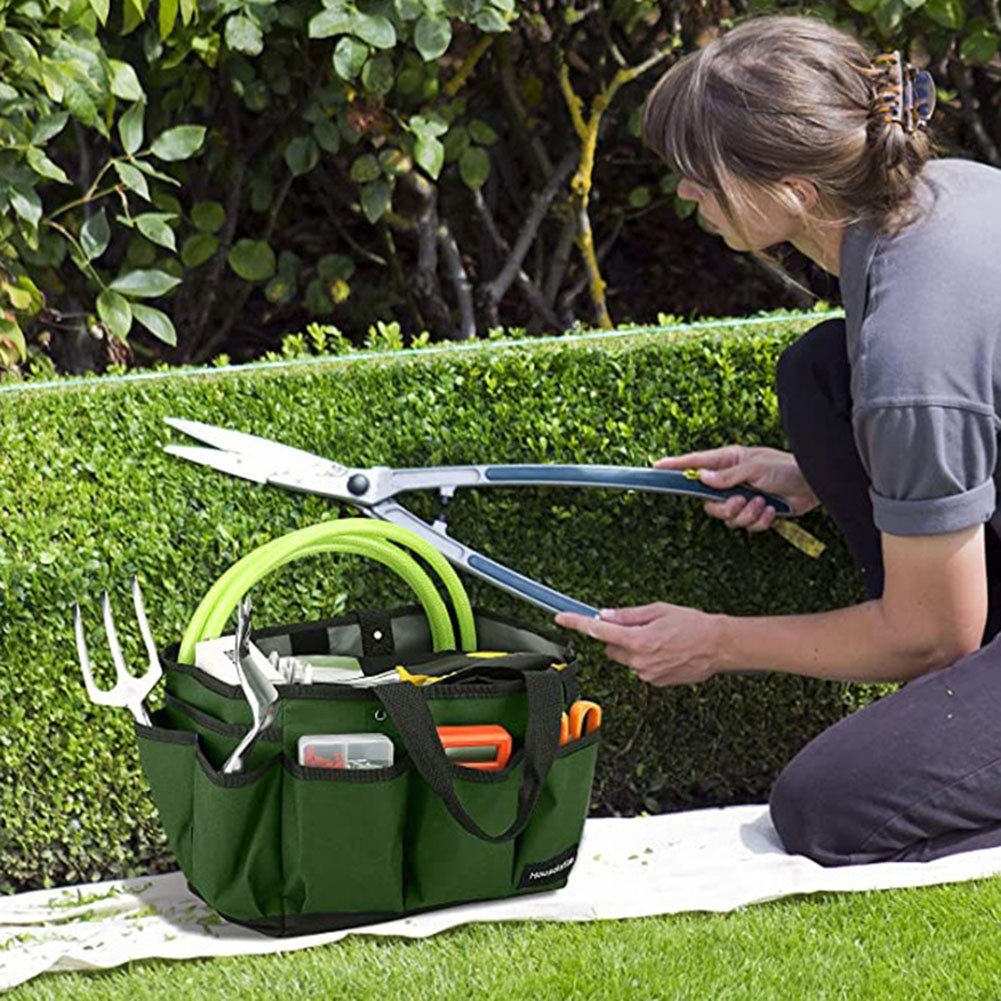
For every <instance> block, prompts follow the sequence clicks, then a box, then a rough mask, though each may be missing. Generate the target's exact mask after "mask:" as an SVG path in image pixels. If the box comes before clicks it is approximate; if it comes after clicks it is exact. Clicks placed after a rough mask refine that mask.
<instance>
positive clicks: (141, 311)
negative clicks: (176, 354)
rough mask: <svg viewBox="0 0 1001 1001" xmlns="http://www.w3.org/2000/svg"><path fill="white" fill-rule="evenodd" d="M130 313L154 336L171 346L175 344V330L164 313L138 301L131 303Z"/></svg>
mask: <svg viewBox="0 0 1001 1001" xmlns="http://www.w3.org/2000/svg"><path fill="white" fill-rule="evenodd" d="M132 313H133V315H134V316H135V318H136V319H137V320H138V321H139V322H140V323H141V324H142V325H143V326H144V327H145V328H146V329H147V330H148V331H149V332H150V333H151V334H152V335H153V336H154V337H156V338H159V340H161V341H163V343H164V344H169V345H170V346H171V347H176V346H177V331H176V330H175V329H174V324H173V323H172V322H171V319H170V317H169V316H167V314H166V313H163V312H161V311H160V310H159V309H154V308H153V307H152V306H144V305H143V304H142V303H139V302H134V303H132Z"/></svg>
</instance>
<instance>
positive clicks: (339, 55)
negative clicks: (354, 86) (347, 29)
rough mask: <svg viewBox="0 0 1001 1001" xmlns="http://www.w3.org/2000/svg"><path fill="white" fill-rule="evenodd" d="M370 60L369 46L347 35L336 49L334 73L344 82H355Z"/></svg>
mask: <svg viewBox="0 0 1001 1001" xmlns="http://www.w3.org/2000/svg"><path fill="white" fill-rule="evenodd" d="M366 59H368V46H367V45H365V43H364V42H359V41H358V39H357V38H351V37H350V36H349V35H345V36H344V38H342V39H341V40H340V41H339V42H338V43H337V45H336V46H335V47H334V72H335V73H336V74H337V75H338V76H339V77H340V78H341V79H342V80H353V79H354V78H355V77H356V76H357V75H358V74H359V73H360V72H361V68H362V66H364V65H365V60H366Z"/></svg>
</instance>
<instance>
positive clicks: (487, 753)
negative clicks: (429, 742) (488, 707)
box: [435, 723, 512, 772]
mask: <svg viewBox="0 0 1001 1001" xmlns="http://www.w3.org/2000/svg"><path fill="white" fill-rule="evenodd" d="M435 729H437V731H438V737H439V739H440V740H441V743H442V746H443V747H444V748H445V754H446V755H447V756H448V757H449V758H451V759H452V760H454V761H455V763H456V764H457V765H462V766H463V767H464V768H479V769H481V770H483V771H485V772H499V771H501V770H502V769H503V768H504V767H505V765H507V763H508V759H509V758H510V757H511V747H512V741H511V734H510V733H508V731H507V730H505V729H504V727H502V726H498V725H497V724H494V723H481V724H473V725H460V726H439V727H436V728H435Z"/></svg>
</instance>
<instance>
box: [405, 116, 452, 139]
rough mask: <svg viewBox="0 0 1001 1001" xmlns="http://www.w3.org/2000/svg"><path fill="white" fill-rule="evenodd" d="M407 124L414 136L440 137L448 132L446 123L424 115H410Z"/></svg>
mask: <svg viewBox="0 0 1001 1001" xmlns="http://www.w3.org/2000/svg"><path fill="white" fill-rule="evenodd" d="M407 124H408V125H409V126H410V131H411V132H413V133H414V135H418V136H421V135H427V136H440V135H444V134H445V133H446V132H447V131H448V122H446V121H443V120H442V119H441V118H439V117H438V116H434V117H431V118H427V117H426V116H424V115H411V116H410V118H409V120H408V121H407Z"/></svg>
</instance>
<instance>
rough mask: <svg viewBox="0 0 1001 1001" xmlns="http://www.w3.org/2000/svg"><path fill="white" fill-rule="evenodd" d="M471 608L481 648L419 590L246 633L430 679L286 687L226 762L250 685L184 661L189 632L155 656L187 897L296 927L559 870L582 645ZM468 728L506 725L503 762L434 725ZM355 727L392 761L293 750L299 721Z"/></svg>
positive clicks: (155, 764) (159, 767)
mask: <svg viewBox="0 0 1001 1001" xmlns="http://www.w3.org/2000/svg"><path fill="white" fill-rule="evenodd" d="M359 520H362V519H359ZM345 521H347V519H345ZM366 523H367V524H369V525H371V522H366ZM389 527H392V528H394V530H395V526H389ZM397 531H398V530H397ZM403 531H406V530H403ZM402 538H403V537H397V538H396V539H395V541H401V539H402ZM270 568H271V567H269V569H270ZM439 569H440V568H439ZM450 569H451V568H449V570H450ZM450 590H451V589H450ZM453 596H454V595H453ZM422 600H423V599H422ZM465 618H466V623H467V626H468V625H472V627H474V629H475V636H476V649H464V650H459V649H455V648H454V645H452V646H451V648H449V647H448V644H447V643H446V644H443V643H442V641H441V638H440V637H438V639H437V640H436V639H435V636H434V630H433V628H432V624H431V623H430V621H429V615H428V604H427V602H424V603H423V604H420V605H406V606H400V607H394V608H384V609H368V610H363V611H358V612H354V613H351V614H348V615H344V616H340V617H338V618H331V619H327V620H324V621H320V622H309V623H300V624H295V625H288V626H277V627H270V628H267V629H261V630H255V631H254V632H253V634H252V642H253V643H254V644H255V645H256V646H257V647H258V648H259V649H260V650H262V651H263V652H264V653H266V654H268V653H272V652H274V651H277V652H278V653H279V655H289V654H291V655H295V656H302V657H307V656H308V655H310V654H313V655H341V656H349V657H353V658H356V659H357V661H358V663H359V665H360V667H361V669H362V671H364V673H365V674H366V675H368V674H378V673H380V672H384V671H387V670H391V669H393V668H396V667H403V668H405V669H406V671H407V672H409V673H410V675H411V676H414V677H424V678H425V679H426V680H425V682H424V683H423V684H417V683H411V682H410V681H400V682H396V683H390V684H382V685H378V686H373V687H370V688H352V687H349V686H347V685H344V684H339V683H336V682H314V683H311V684H298V683H297V684H292V683H289V684H284V685H277V686H276V687H277V688H278V691H279V702H278V712H277V715H276V717H275V719H274V721H273V723H272V724H271V725H270V726H269V727H268V728H266V729H265V730H264V731H263V732H262V734H261V736H260V737H259V738H258V740H257V741H256V742H255V743H254V744H253V745H252V746H251V749H250V751H249V754H248V755H247V756H246V758H245V761H244V769H243V771H242V772H241V773H237V774H224V773H223V772H222V771H221V766H222V764H223V762H224V761H225V760H226V758H227V757H228V755H229V754H230V753H231V752H232V751H233V749H234V748H235V747H236V745H237V744H238V743H239V741H240V739H241V738H242V737H243V736H244V734H245V733H246V732H247V729H248V727H249V725H250V721H251V710H250V706H249V705H248V703H247V701H246V699H245V697H244V694H243V691H242V689H241V688H240V687H239V686H238V685H228V684H226V683H224V682H222V681H220V680H219V679H218V678H217V677H215V676H213V675H212V674H209V673H207V672H206V671H204V670H202V669H200V668H199V667H196V666H194V665H193V664H192V663H186V662H184V663H182V662H181V661H183V660H185V659H186V658H185V657H181V656H179V653H180V651H181V650H182V648H183V647H184V644H183V643H182V644H180V645H179V644H174V645H173V646H172V647H169V648H168V649H167V650H166V651H164V652H163V654H162V655H161V661H162V663H163V668H164V674H165V682H166V689H165V694H164V704H163V706H162V708H160V709H157V710H155V711H154V712H153V713H152V715H151V719H152V725H151V726H148V727H147V726H143V725H141V724H138V723H137V724H136V736H137V739H138V743H139V752H140V759H141V762H142V767H143V771H144V773H145V775H146V778H147V781H148V783H149V786H150V789H151V791H152V794H153V799H154V801H155V803H156V806H157V810H158V812H159V815H160V819H161V822H162V824H163V827H164V831H165V833H166V836H167V841H168V844H169V846H170V849H171V851H172V852H173V853H174V855H175V856H176V858H177V861H178V863H179V865H180V867H181V869H182V871H183V872H184V874H185V876H186V878H187V880H188V885H189V887H190V888H191V890H192V891H193V892H194V893H196V894H197V895H198V896H199V897H201V898H202V899H203V900H204V901H205V902H206V903H207V904H209V905H210V906H211V907H212V908H214V909H215V910H216V911H218V912H219V913H220V914H221V915H222V916H223V917H225V918H226V919H228V920H230V921H233V922H236V923H239V924H243V925H247V926H249V927H252V928H254V929H256V930H258V931H261V932H264V933H266V934H269V935H277V936H285V935H300V934H306V933H310V932H320V931H329V930H333V929H338V928H348V927H354V926H358V925H364V924H370V923H375V922H380V921H388V920H391V919H394V918H398V917H403V916H405V915H409V914H414V913H418V912H421V911H426V910H431V909H434V908H439V907H445V906H449V905H453V904H458V903H466V902H471V901H476V900H488V899H497V898H503V897H510V896H517V895H520V894H526V893H535V892H539V891H544V890H553V889H557V888H559V887H562V886H564V885H565V884H566V882H567V879H568V877H569V875H570V872H571V869H572V867H573V865H574V861H575V859H576V855H577V849H578V845H579V841H580V836H581V831H582V829H583V825H584V820H585V817H586V815H587V810H588V803H589V800H590V794H591V785H592V780H593V776H594V768H595V762H596V758H597V752H598V742H599V740H600V734H601V730H600V728H599V729H595V730H594V731H593V732H591V733H588V734H586V735H584V736H581V737H578V738H576V739H571V740H569V742H567V743H561V742H560V741H561V720H562V714H563V713H564V712H565V711H567V709H568V708H569V706H570V705H571V703H573V702H574V701H575V700H576V699H577V698H578V697H579V694H580V693H579V689H578V682H577V671H576V659H575V655H574V651H573V648H572V646H571V645H569V644H564V643H563V642H561V640H560V639H559V637H558V636H556V635H555V634H552V633H549V632H545V631H542V630H539V629H537V628H536V627H534V626H531V625H528V624H526V623H523V622H519V621H517V620H515V619H512V618H510V617H507V616H502V615H497V614H492V613H490V612H488V611H484V610H473V609H472V608H468V607H467V608H466V609H465ZM464 635H466V636H467V640H468V629H467V630H466V632H465V633H464ZM464 645H468V643H467V644H464ZM469 724H480V725H482V724H499V725H501V726H503V727H504V728H505V729H506V730H507V731H508V732H509V733H510V734H511V736H512V739H513V748H512V754H511V757H510V759H509V761H508V762H507V764H506V765H505V766H504V767H503V768H502V769H500V770H497V771H485V770H479V769H474V768H469V767H465V766H463V765H460V764H457V763H456V762H454V761H452V760H451V759H450V758H449V757H447V755H446V753H445V750H444V748H443V746H442V743H441V740H440V738H439V735H438V733H437V730H436V727H437V726H442V725H469ZM355 732H358V733H373V732H374V733H381V734H385V735H386V736H387V737H388V738H389V739H390V740H391V741H392V743H393V746H394V761H393V764H392V765H391V766H389V767H385V768H371V769H329V768H318V767H308V766H304V765H300V764H299V763H298V755H297V746H298V740H299V738H300V737H301V736H304V735H308V734H327V733H355Z"/></svg>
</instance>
